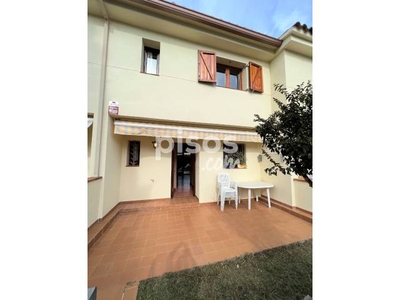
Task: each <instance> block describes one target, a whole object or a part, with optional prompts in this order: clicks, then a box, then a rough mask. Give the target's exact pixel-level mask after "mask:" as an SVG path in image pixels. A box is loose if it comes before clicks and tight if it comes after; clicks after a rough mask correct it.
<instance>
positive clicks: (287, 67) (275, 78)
mask: <svg viewBox="0 0 400 300" xmlns="http://www.w3.org/2000/svg"><path fill="white" fill-rule="evenodd" d="M311 79H312V60H311V58H308V57H305V56H303V55H299V54H296V53H293V52H291V51H287V50H284V51H282V52H281V53H280V54H279V55H278V56H277V57H276V58H275V59H274V60H273V61H272V62H271V82H272V85H273V84H275V83H276V84H283V85H284V86H285V87H286V88H287V89H288V91H289V92H290V91H291V90H292V89H293V88H295V87H296V86H297V85H299V84H301V83H302V82H304V83H307V81H308V80H310V81H311ZM271 89H272V90H273V92H272V93H273V94H272V96H273V97H274V98H277V99H279V100H281V101H282V102H283V103H286V100H285V97H284V96H283V95H281V94H280V93H277V92H275V90H274V88H273V86H272V87H271ZM277 109H278V106H277V104H276V103H275V102H274V101H273V103H272V107H271V111H276V110H277ZM261 116H262V115H261ZM272 157H273V158H274V160H275V161H277V162H280V161H281V160H280V157H279V155H276V154H273V156H272ZM270 166H272V165H271V164H270V163H269V161H268V160H267V158H266V157H263V162H262V163H261V165H260V172H261V179H262V180H264V181H268V182H271V183H273V184H274V188H273V189H271V197H272V198H273V199H276V200H278V201H280V202H283V203H285V204H288V205H291V206H296V204H295V198H296V195H295V192H296V191H298V189H297V190H296V187H295V186H294V185H293V179H292V177H297V175H296V176H290V175H283V174H282V173H280V172H278V174H277V175H276V176H270V175H267V173H265V171H264V170H265V168H267V167H270ZM307 189H308V192H306V193H301V195H302V196H301V198H302V199H305V198H304V197H307V195H308V196H309V199H308V200H306V199H305V200H304V201H307V202H310V203H311V201H312V197H311V196H312V189H311V188H310V187H308V186H307V187H303V188H302V191H303V190H304V191H306V190H307ZM304 201H303V202H304ZM303 202H302V203H303Z"/></svg>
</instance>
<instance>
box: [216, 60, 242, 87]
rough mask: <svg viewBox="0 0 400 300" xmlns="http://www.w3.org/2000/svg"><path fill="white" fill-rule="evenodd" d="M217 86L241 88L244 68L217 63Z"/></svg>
mask: <svg viewBox="0 0 400 300" xmlns="http://www.w3.org/2000/svg"><path fill="white" fill-rule="evenodd" d="M217 86H222V87H227V88H231V89H236V90H241V89H242V70H241V69H238V68H234V67H231V66H225V65H222V64H217Z"/></svg>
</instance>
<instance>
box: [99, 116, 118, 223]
mask: <svg viewBox="0 0 400 300" xmlns="http://www.w3.org/2000/svg"><path fill="white" fill-rule="evenodd" d="M103 120H104V129H103V133H102V135H103V137H102V145H101V164H100V174H102V176H103V190H102V195H101V196H102V199H101V202H100V206H99V214H100V215H101V217H103V216H104V215H105V214H107V213H108V212H109V211H110V210H111V209H112V208H113V207H114V206H115V205H117V204H118V202H119V184H120V175H121V164H120V161H121V136H119V135H116V134H114V120H113V119H111V118H110V117H109V116H108V113H107V109H104V116H103Z"/></svg>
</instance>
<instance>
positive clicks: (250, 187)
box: [237, 181, 274, 210]
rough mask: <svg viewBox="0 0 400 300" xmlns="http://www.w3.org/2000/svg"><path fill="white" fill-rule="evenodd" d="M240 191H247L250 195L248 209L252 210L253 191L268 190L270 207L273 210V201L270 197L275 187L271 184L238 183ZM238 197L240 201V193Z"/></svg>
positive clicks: (255, 182) (257, 182)
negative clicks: (270, 190) (270, 191)
mask: <svg viewBox="0 0 400 300" xmlns="http://www.w3.org/2000/svg"><path fill="white" fill-rule="evenodd" d="M237 187H238V189H239V188H241V189H247V193H248V198H249V204H248V209H249V210H251V190H258V189H266V190H267V196H268V207H269V208H271V200H270V196H269V189H270V188H273V187H274V185H273V184H271V183H267V182H262V181H251V182H238V183H237ZM238 194H239V195H238V197H239V200H240V193H238ZM256 201H257V202H258V195H257V194H256Z"/></svg>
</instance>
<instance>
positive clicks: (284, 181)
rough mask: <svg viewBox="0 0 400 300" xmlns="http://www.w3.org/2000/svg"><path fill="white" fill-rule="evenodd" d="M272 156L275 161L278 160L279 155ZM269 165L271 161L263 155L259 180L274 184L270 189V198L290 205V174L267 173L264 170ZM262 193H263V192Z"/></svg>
mask: <svg viewBox="0 0 400 300" xmlns="http://www.w3.org/2000/svg"><path fill="white" fill-rule="evenodd" d="M272 157H273V159H274V160H275V161H276V162H280V158H279V155H276V154H273V155H272ZM270 166H271V163H270V162H269V161H268V160H267V158H266V157H265V156H264V155H263V158H262V162H261V163H260V173H261V180H262V181H265V182H270V183H272V184H273V185H274V187H273V188H272V189H270V194H271V198H273V199H275V200H278V201H280V202H283V203H286V204H288V205H292V191H291V182H292V178H291V176H289V175H283V174H282V173H279V172H278V174H277V175H276V176H275V175H268V174H267V173H266V172H265V171H264V170H265V169H266V168H267V167H270ZM263 194H264V195H265V193H263Z"/></svg>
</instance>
